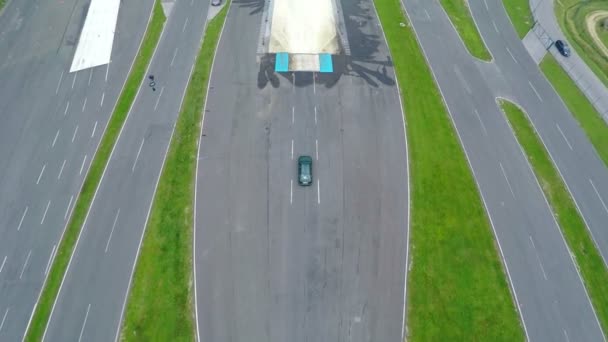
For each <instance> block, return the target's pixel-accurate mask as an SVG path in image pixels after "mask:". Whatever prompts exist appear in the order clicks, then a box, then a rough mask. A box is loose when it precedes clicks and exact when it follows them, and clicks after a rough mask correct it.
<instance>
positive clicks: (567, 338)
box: [564, 329, 570, 342]
mask: <svg viewBox="0 0 608 342" xmlns="http://www.w3.org/2000/svg"><path fill="white" fill-rule="evenodd" d="M564 337H565V338H566V342H570V338H569V337H568V333H567V332H566V329H564Z"/></svg>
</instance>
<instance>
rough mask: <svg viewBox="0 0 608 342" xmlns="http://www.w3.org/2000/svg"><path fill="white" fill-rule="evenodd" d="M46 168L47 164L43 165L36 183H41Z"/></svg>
mask: <svg viewBox="0 0 608 342" xmlns="http://www.w3.org/2000/svg"><path fill="white" fill-rule="evenodd" d="M44 169H46V164H44V165H42V170H40V174H39V175H38V179H37V180H36V185H38V183H40V178H42V174H44Z"/></svg>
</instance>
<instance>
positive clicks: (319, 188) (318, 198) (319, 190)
mask: <svg viewBox="0 0 608 342" xmlns="http://www.w3.org/2000/svg"><path fill="white" fill-rule="evenodd" d="M317 203H318V204H321V182H320V181H319V180H317Z"/></svg>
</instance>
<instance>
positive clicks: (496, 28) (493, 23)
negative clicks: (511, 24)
mask: <svg viewBox="0 0 608 342" xmlns="http://www.w3.org/2000/svg"><path fill="white" fill-rule="evenodd" d="M492 25H494V30H495V31H496V32H497V33H498V27H497V26H496V23H495V22H494V20H492Z"/></svg>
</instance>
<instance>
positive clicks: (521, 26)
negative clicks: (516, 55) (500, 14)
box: [502, 0, 534, 39]
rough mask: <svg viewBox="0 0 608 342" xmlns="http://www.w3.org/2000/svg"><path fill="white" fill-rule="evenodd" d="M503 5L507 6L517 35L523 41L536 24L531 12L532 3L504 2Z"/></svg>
mask: <svg viewBox="0 0 608 342" xmlns="http://www.w3.org/2000/svg"><path fill="white" fill-rule="evenodd" d="M502 4H503V5H504V6H505V9H506V10H507V14H508V15H509V18H511V22H512V23H513V26H514V27H515V31H516V32H517V35H518V36H519V38H522V39H523V38H524V37H525V36H526V34H527V33H528V31H530V30H531V29H532V25H533V24H534V19H533V18H532V11H531V10H530V1H529V0H503V2H502Z"/></svg>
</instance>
